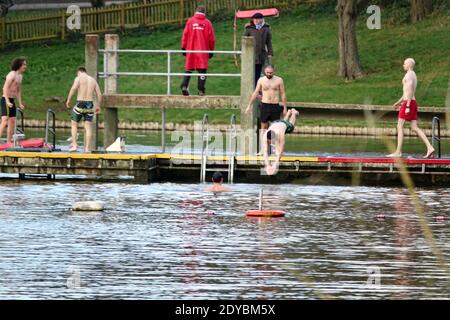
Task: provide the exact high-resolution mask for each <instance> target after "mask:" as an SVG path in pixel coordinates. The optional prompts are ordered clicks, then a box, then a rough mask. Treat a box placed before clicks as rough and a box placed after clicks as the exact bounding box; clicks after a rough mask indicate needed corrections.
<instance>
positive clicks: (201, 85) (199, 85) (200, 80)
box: [181, 69, 207, 93]
mask: <svg viewBox="0 0 450 320" xmlns="http://www.w3.org/2000/svg"><path fill="white" fill-rule="evenodd" d="M195 70H197V71H198V73H201V74H206V71H207V69H194V70H186V71H185V72H186V73H192V72H194V71H195ZM197 78H198V80H197V88H198V91H201V92H203V93H204V92H205V89H206V87H205V85H206V76H203V75H202V76H199V77H197ZM190 80H191V76H184V77H183V81H182V82H181V88H183V87H186V88H188V87H189V81H190Z"/></svg>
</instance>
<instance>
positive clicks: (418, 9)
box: [411, 0, 433, 23]
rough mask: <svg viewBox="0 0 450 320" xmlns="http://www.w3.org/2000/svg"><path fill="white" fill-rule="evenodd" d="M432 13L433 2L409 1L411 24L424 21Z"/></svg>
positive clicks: (428, 0)
mask: <svg viewBox="0 0 450 320" xmlns="http://www.w3.org/2000/svg"><path fill="white" fill-rule="evenodd" d="M431 12H433V0H411V22H412V23H415V22H417V21H420V20H423V19H425V17H426V16H427V15H429V14H430V13H431Z"/></svg>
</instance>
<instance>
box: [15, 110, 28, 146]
mask: <svg viewBox="0 0 450 320" xmlns="http://www.w3.org/2000/svg"><path fill="white" fill-rule="evenodd" d="M16 110H17V116H18V117H16V123H15V125H14V134H13V148H17V147H18V142H19V140H21V139H23V138H25V129H24V125H23V111H22V109H20V108H16ZM18 123H20V127H19V125H18Z"/></svg>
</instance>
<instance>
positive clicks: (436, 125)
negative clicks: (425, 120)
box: [431, 117, 441, 158]
mask: <svg viewBox="0 0 450 320" xmlns="http://www.w3.org/2000/svg"><path fill="white" fill-rule="evenodd" d="M436 129H437V132H436ZM435 143H437V152H438V158H440V157H441V121H440V120H439V117H433V120H432V121H431V144H432V145H433V148H434V149H435V150H436V148H435Z"/></svg>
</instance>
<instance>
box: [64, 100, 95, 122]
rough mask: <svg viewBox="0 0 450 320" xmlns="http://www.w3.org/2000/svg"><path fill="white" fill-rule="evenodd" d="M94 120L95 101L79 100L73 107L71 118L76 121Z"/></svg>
mask: <svg viewBox="0 0 450 320" xmlns="http://www.w3.org/2000/svg"><path fill="white" fill-rule="evenodd" d="M82 118H83V119H84V121H92V120H93V119H94V103H93V102H92V101H78V102H77V105H76V106H75V107H73V109H72V114H71V116H70V119H72V120H73V121H75V122H80V121H81V119H82Z"/></svg>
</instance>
